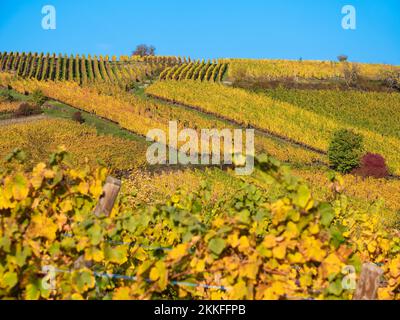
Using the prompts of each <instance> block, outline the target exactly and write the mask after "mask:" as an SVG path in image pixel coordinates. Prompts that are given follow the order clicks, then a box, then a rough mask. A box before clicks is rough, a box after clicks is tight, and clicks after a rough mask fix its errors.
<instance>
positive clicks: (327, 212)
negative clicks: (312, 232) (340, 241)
mask: <svg viewBox="0 0 400 320" xmlns="http://www.w3.org/2000/svg"><path fill="white" fill-rule="evenodd" d="M319 213H320V214H321V223H322V225H324V226H325V227H328V226H329V225H330V224H331V222H332V220H333V218H335V211H334V210H333V208H332V206H331V205H330V204H329V203H322V204H321V205H320V206H319Z"/></svg>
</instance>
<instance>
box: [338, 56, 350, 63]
mask: <svg viewBox="0 0 400 320" xmlns="http://www.w3.org/2000/svg"><path fill="white" fill-rule="evenodd" d="M337 59H338V60H339V61H340V62H346V61H347V60H349V57H348V56H346V55H345V54H341V55H340V56H338V57H337Z"/></svg>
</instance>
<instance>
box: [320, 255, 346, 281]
mask: <svg viewBox="0 0 400 320" xmlns="http://www.w3.org/2000/svg"><path fill="white" fill-rule="evenodd" d="M343 265H344V264H343V263H342V261H341V260H340V259H339V258H338V256H337V255H336V254H335V253H331V254H330V255H329V256H328V257H326V258H325V260H324V261H322V264H321V270H322V276H323V277H325V278H327V277H328V276H330V275H332V274H338V273H340V272H341V270H342V267H343Z"/></svg>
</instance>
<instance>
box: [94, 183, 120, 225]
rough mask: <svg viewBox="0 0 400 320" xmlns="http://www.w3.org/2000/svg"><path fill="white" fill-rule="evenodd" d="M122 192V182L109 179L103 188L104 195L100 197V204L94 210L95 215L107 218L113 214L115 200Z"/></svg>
mask: <svg viewBox="0 0 400 320" xmlns="http://www.w3.org/2000/svg"><path fill="white" fill-rule="evenodd" d="M120 190H121V180H118V179H115V178H113V177H107V180H106V183H105V185H104V187H103V193H102V195H101V196H100V200H99V203H98V204H97V206H96V208H95V209H94V214H95V215H96V216H100V215H101V214H105V215H106V216H107V217H108V216H109V215H110V214H111V211H112V209H113V207H114V204H115V200H116V199H117V197H118V193H119V191H120Z"/></svg>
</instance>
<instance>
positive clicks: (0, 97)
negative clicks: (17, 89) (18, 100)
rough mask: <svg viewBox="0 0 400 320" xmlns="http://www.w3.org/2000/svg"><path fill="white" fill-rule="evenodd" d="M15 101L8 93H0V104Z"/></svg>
mask: <svg viewBox="0 0 400 320" xmlns="http://www.w3.org/2000/svg"><path fill="white" fill-rule="evenodd" d="M14 100H15V99H14V97H13V96H12V94H11V93H10V92H9V91H2V92H0V102H13V101H14Z"/></svg>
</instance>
